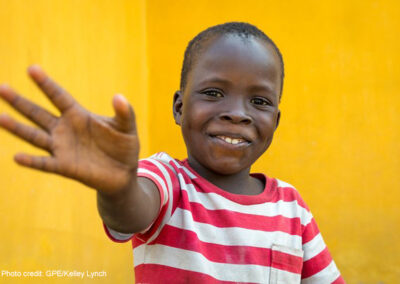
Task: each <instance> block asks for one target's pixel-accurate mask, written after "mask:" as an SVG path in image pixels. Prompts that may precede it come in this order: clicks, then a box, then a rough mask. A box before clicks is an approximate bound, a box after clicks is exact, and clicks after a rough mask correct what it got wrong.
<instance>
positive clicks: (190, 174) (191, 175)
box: [171, 159, 197, 179]
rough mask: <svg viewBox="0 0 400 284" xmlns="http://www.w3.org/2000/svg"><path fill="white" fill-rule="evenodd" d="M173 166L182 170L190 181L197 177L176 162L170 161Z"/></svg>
mask: <svg viewBox="0 0 400 284" xmlns="http://www.w3.org/2000/svg"><path fill="white" fill-rule="evenodd" d="M171 161H172V162H173V163H174V164H175V166H176V167H177V168H179V169H182V170H183V171H184V172H185V173H186V174H187V175H188V177H189V178H190V179H195V178H197V176H196V175H195V174H193V173H192V172H191V171H190V170H189V169H188V168H186V167H185V166H182V165H180V164H179V163H178V162H177V161H175V160H174V159H172V160H171Z"/></svg>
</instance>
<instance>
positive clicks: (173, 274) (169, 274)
mask: <svg viewBox="0 0 400 284" xmlns="http://www.w3.org/2000/svg"><path fill="white" fill-rule="evenodd" d="M161 279H162V280H161ZM135 282H136V283H146V284H147V283H148V284H159V283H174V284H183V283H205V284H217V283H223V284H234V283H237V282H230V281H221V280H217V279H215V278H214V277H211V276H209V275H207V274H203V273H199V272H194V271H188V270H183V269H178V268H174V267H170V266H165V265H158V264H141V265H138V266H137V267H135ZM241 283H243V284H246V283H244V282H241Z"/></svg>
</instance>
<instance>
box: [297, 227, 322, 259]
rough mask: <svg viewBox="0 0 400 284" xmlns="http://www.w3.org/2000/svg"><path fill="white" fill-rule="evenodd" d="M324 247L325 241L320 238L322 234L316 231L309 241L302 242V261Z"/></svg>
mask: <svg viewBox="0 0 400 284" xmlns="http://www.w3.org/2000/svg"><path fill="white" fill-rule="evenodd" d="M325 248H326V245H325V242H324V240H323V239H322V235H321V234H320V233H318V235H316V236H315V237H314V238H313V239H312V240H311V241H308V242H307V243H305V244H303V250H304V258H303V260H304V261H307V260H309V259H311V258H313V257H314V256H316V255H318V254H319V253H320V252H322V251H323V250H324V249H325Z"/></svg>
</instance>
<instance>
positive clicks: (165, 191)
mask: <svg viewBox="0 0 400 284" xmlns="http://www.w3.org/2000/svg"><path fill="white" fill-rule="evenodd" d="M138 173H139V174H147V175H149V176H152V177H153V178H154V179H155V180H156V181H157V182H158V183H159V184H160V185H161V190H162V191H163V195H164V202H163V204H162V205H165V204H166V203H167V202H168V190H167V186H166V185H165V182H164V180H163V179H162V178H161V177H160V176H159V175H157V174H156V173H154V172H152V171H149V170H146V169H144V168H139V169H138Z"/></svg>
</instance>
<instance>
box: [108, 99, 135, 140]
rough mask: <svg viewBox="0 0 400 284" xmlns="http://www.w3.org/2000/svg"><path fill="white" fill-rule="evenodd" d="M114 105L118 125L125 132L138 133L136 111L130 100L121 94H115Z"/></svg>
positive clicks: (115, 119)
mask: <svg viewBox="0 0 400 284" xmlns="http://www.w3.org/2000/svg"><path fill="white" fill-rule="evenodd" d="M113 107H114V111H115V117H114V121H115V124H116V127H117V128H118V129H119V130H121V131H124V132H128V133H136V121H135V113H134V111H133V108H132V107H131V105H130V104H129V102H128V100H127V99H126V98H125V97H124V96H123V95H121V94H118V95H115V96H114V98H113Z"/></svg>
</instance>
